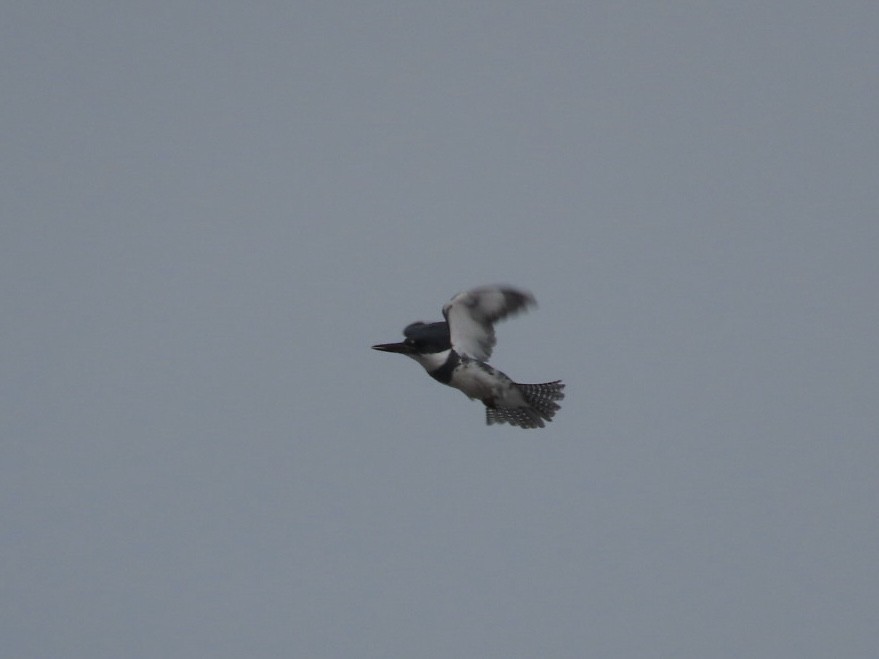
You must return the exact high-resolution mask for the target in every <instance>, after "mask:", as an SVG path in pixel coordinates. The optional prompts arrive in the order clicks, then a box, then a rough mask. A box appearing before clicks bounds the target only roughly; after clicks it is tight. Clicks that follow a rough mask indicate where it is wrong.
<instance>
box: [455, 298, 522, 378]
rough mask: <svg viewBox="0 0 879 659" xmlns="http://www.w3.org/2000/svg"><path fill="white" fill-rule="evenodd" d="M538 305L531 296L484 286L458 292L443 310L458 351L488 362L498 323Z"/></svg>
mask: <svg viewBox="0 0 879 659" xmlns="http://www.w3.org/2000/svg"><path fill="white" fill-rule="evenodd" d="M533 304H536V302H535V301H534V298H533V297H532V296H531V294H530V293H525V292H523V291H517V290H516V289H514V288H505V287H502V286H482V287H480V288H474V289H473V290H470V291H464V292H463V293H458V294H457V295H456V296H455V297H453V298H452V299H451V300H449V301H448V302H447V303H446V305H445V306H444V307H443V316H445V317H446V322H447V323H448V324H449V332H450V334H451V339H452V347H453V348H454V349H455V351H456V352H458V353H460V354H463V355H467V356H469V357H472V358H473V359H478V360H480V361H486V360H487V359H488V358H489V357H490V356H491V350H492V348H494V345H495V343H496V342H497V340H496V339H495V336H494V323H496V322H497V321H499V320H502V319H503V318H506V317H507V316H509V315H511V314H515V313H517V312H519V311H522V310H523V309H525V308H527V307H529V306H531V305H533Z"/></svg>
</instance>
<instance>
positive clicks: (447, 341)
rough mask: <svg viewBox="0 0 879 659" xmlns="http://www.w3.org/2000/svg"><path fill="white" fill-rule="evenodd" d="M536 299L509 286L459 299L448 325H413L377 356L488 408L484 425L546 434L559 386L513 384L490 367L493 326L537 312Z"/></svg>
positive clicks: (449, 309) (449, 310)
mask: <svg viewBox="0 0 879 659" xmlns="http://www.w3.org/2000/svg"><path fill="white" fill-rule="evenodd" d="M535 304H536V301H535V299H534V296H532V295H531V294H530V293H527V292H525V291H521V290H518V289H515V288H511V287H509V286H498V285H492V286H480V287H478V288H473V289H470V290H467V291H462V292H461V293H458V294H457V295H455V296H454V297H452V299H451V300H449V301H448V302H447V303H446V304H445V305H444V306H443V317H444V318H445V320H442V321H438V322H432V323H425V322H422V321H418V322H414V323H411V324H409V325H407V326H406V328H405V329H404V330H403V336H405V337H406V338H405V340H403V341H400V342H399V343H379V344H377V345H374V346H372V348H373V350H380V351H382V352H392V353H398V354H401V355H406V356H407V357H411V358H412V359H414V360H415V361H417V362H418V363H419V364H421V366H423V367H424V370H426V371H427V373H428V374H429V375H430V376H431V377H432V378H433V379H434V380H437V381H438V382H440V383H442V384H445V385H448V386H450V387H454V388H455V389H459V390H460V391H462V392H464V394H465V395H466V396H467V397H468V398H470V399H471V400H480V401H482V402H483V403H484V404H485V422H486V424H487V425H489V426H490V425H492V424H495V423H509V424H510V425H512V426H518V427H519V428H543V427H545V423H544V422H546V421H552V417H553V416H554V415H555V413H556V412H557V411H558V410H559V404H558V403H557V402H556V401H559V400H562V399H563V398H564V397H565V394H564V388H565V385H564V384H563V383H562V381H561V380H554V381H552V382H543V383H541V384H522V383H519V382H514V381H513V380H512V378H510V377H509V376H508V375H507V374H506V373H502V372H501V371H499V370H498V369H496V368H494V367H493V366H489V364H488V359H489V358H490V357H491V352H492V349H493V348H494V346H495V344H496V342H497V339H496V338H495V332H494V324H495V323H496V322H498V321H500V320H503V319H504V318H507V317H508V316H512V315H515V314H517V313H519V312H521V311H524V310H526V309H528V308H529V307H531V306H534V305H535Z"/></svg>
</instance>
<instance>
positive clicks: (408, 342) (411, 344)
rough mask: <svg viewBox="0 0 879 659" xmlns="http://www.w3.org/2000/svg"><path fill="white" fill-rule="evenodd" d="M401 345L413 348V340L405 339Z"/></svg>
mask: <svg viewBox="0 0 879 659" xmlns="http://www.w3.org/2000/svg"><path fill="white" fill-rule="evenodd" d="M403 343H405V344H406V345H407V346H414V345H415V339H406V340H405V341H403Z"/></svg>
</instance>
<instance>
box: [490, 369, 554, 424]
mask: <svg viewBox="0 0 879 659" xmlns="http://www.w3.org/2000/svg"><path fill="white" fill-rule="evenodd" d="M516 387H518V389H519V391H521V392H522V397H523V398H524V399H525V402H526V403H528V407H486V408H485V422H486V423H487V424H488V425H491V424H493V423H509V424H510V425H512V426H519V427H520V428H543V426H544V423H543V422H544V421H552V417H553V416H554V415H555V413H556V412H558V411H559V409H561V408H560V407H559V404H558V403H557V402H556V401H557V400H562V399H563V398H564V397H565V392H564V388H565V385H564V384H563V383H562V381H561V380H555V381H554V382H543V383H541V384H519V383H517V384H516Z"/></svg>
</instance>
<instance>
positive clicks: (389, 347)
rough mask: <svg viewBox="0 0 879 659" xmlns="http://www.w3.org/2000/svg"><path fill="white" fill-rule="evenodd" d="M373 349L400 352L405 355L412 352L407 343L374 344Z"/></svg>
mask: <svg viewBox="0 0 879 659" xmlns="http://www.w3.org/2000/svg"><path fill="white" fill-rule="evenodd" d="M372 349H373V350H381V351H382V352H398V353H400V354H401V355H405V354H407V353H409V352H412V351H411V350H410V349H409V346H407V345H406V344H405V343H403V342H400V343H379V344H378V345H375V346H372Z"/></svg>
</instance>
